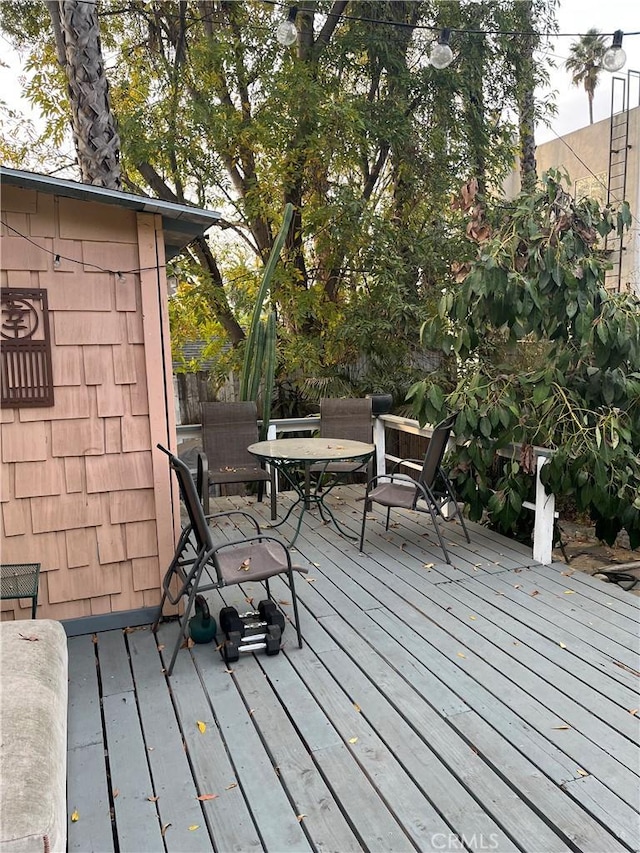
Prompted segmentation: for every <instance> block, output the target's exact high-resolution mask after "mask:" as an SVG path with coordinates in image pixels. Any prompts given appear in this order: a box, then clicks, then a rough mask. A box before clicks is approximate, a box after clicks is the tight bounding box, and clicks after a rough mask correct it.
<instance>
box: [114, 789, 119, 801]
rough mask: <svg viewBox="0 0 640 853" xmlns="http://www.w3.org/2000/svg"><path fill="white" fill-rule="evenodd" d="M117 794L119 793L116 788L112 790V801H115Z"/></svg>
mask: <svg viewBox="0 0 640 853" xmlns="http://www.w3.org/2000/svg"><path fill="white" fill-rule="evenodd" d="M119 793H120V791H119V790H118V788H114V789H113V792H112V796H113V799H114V800H115V798H116V797H117V796H118V794H119Z"/></svg>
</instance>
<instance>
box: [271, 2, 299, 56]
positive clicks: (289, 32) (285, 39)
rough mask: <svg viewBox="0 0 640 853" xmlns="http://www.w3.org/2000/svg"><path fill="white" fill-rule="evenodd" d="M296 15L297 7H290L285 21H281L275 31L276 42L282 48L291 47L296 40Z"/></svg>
mask: <svg viewBox="0 0 640 853" xmlns="http://www.w3.org/2000/svg"><path fill="white" fill-rule="evenodd" d="M297 14H298V7H297V6H291V8H290V9H289V14H288V15H287V20H286V21H281V22H280V23H279V24H278V29H277V30H276V40H277V41H278V42H279V43H280V44H281V45H282V46H283V47H291V45H292V44H295V41H296V39H297V38H298V30H297V29H296V15H297Z"/></svg>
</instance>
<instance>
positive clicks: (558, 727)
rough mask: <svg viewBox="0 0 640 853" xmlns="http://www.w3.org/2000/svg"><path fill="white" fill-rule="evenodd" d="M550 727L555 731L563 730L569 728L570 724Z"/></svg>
mask: <svg viewBox="0 0 640 853" xmlns="http://www.w3.org/2000/svg"><path fill="white" fill-rule="evenodd" d="M551 728H552V729H556V730H557V731H564V730H565V729H570V728H571V726H551Z"/></svg>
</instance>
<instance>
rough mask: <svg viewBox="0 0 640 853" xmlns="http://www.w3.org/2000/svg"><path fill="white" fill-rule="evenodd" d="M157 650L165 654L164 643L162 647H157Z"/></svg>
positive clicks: (161, 644)
mask: <svg viewBox="0 0 640 853" xmlns="http://www.w3.org/2000/svg"><path fill="white" fill-rule="evenodd" d="M156 648H157V649H158V651H159V652H163V651H164V643H160V645H159V646H157V647H156Z"/></svg>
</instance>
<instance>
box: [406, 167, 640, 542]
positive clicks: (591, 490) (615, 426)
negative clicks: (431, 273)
mask: <svg viewBox="0 0 640 853" xmlns="http://www.w3.org/2000/svg"><path fill="white" fill-rule="evenodd" d="M474 193H475V188H474V187H473V186H467V187H465V191H464V193H463V195H462V197H461V199H460V201H459V205H460V206H461V207H462V208H463V209H464V210H465V211H466V213H467V217H468V228H467V233H468V234H469V236H470V242H471V244H472V246H473V248H474V254H475V257H472V258H470V260H469V262H468V263H467V264H465V265H464V266H463V267H457V268H456V270H455V273H454V274H453V275H452V276H450V278H449V283H448V285H447V286H446V289H445V292H444V295H443V296H442V299H441V302H440V305H439V306H438V310H437V312H434V314H433V316H432V317H431V318H430V320H429V321H428V322H427V323H426V324H425V326H424V328H423V338H424V340H425V341H426V342H427V343H428V344H429V345H430V346H432V347H439V348H440V349H441V350H442V352H443V354H444V355H445V356H446V357H447V359H448V360H447V362H446V373H445V371H443V372H442V373H441V375H440V376H439V377H434V378H431V379H428V380H422V381H421V382H419V383H417V384H416V385H415V386H414V387H413V389H412V391H411V395H410V396H411V399H412V401H413V404H414V408H415V413H416V416H418V417H419V418H420V420H421V422H423V423H424V422H427V421H428V422H431V423H437V422H438V421H439V420H441V419H442V417H443V416H444V414H445V413H446V412H447V411H456V412H458V417H457V420H456V435H457V437H458V438H459V439H462V440H463V441H464V442H465V444H464V446H462V447H461V448H460V449H459V451H458V452H457V461H456V466H455V473H456V479H457V482H458V486H459V489H460V492H459V493H460V494H461V496H463V497H464V499H465V500H466V501H467V502H468V504H469V507H470V511H471V515H472V518H475V519H479V518H480V517H481V516H482V515H483V513H484V512H485V511H486V512H488V513H489V515H490V517H491V519H492V520H493V522H494V524H495V525H496V526H498V527H499V528H500V529H502V530H503V531H505V532H508V531H512V530H514V529H516V528H518V527H519V526H521V524H522V522H523V520H525V519H526V518H527V514H526V513H523V511H522V504H523V501H524V500H526V499H530V498H531V494H530V491H531V488H532V484H533V478H532V477H531V476H529V475H530V473H531V460H532V453H531V449H532V447H533V446H534V445H539V446H544V447H547V448H551V449H552V450H554V451H555V452H554V455H553V456H552V458H551V460H550V461H549V462H548V463H547V464H545V466H544V468H543V469H542V475H541V476H542V479H543V482H544V483H545V485H546V486H547V487H548V488H549V490H550V491H552V492H553V493H554V494H555V495H556V496H557V497H558V496H562V497H567V498H570V499H571V500H572V501H574V502H575V504H576V506H577V508H578V509H579V510H580V511H585V512H589V513H590V514H591V516H592V517H593V518H594V519H595V521H596V532H597V534H598V536H599V537H600V538H602V539H605V540H606V541H607V542H609V543H610V544H611V543H612V542H613V541H614V539H615V537H616V534H617V533H618V531H619V530H620V529H622V528H625V529H626V530H627V532H628V534H629V540H630V543H631V547H632V548H636V547H638V546H639V545H640V495H639V494H638V483H640V299H638V297H637V296H635V295H633V294H611V293H608V292H607V291H606V290H605V289H604V275H605V271H606V269H608V268H609V267H610V264H609V262H608V260H607V258H606V253H605V252H604V251H603V250H602V248H601V240H602V238H604V237H606V235H607V234H608V233H610V232H611V231H613V230H616V231H617V232H618V233H619V234H621V233H622V230H623V229H624V228H626V227H629V225H630V223H631V215H630V211H629V207H628V205H627V204H626V203H623V204H622V205H621V207H620V209H619V210H617V211H616V210H614V209H611V208H601V207H600V206H599V204H598V202H597V201H595V200H593V199H580V200H578V201H574V200H573V199H572V198H571V196H570V195H569V194H568V193H567V192H566V191H565V190H564V189H563V186H562V183H561V179H560V175H559V174H557V173H549V174H548V175H546V176H545V179H544V185H543V186H542V187H541V188H539V189H536V190H535V191H534V192H523V193H521V194H520V196H519V197H518V198H517V199H515V201H514V203H513V204H512V205H510V206H508V207H506V208H504V207H502V208H497V209H496V210H495V211H494V212H493V213H489V214H487V213H486V211H485V209H483V208H479V207H478V206H477V205H476V204H475V198H474ZM511 442H517V443H521V444H522V445H523V451H522V454H521V455H520V456H519V457H516V458H514V459H512V458H509V459H506V460H505V459H504V458H501V457H500V456H499V451H500V450H501V449H504V448H505V447H506V446H507V445H508V444H510V443H511Z"/></svg>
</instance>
